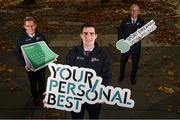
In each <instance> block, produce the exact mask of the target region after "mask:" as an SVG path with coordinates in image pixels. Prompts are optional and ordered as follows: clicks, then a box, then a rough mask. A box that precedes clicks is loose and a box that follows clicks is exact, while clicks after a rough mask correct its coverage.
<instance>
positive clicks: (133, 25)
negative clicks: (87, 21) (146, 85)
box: [118, 4, 145, 84]
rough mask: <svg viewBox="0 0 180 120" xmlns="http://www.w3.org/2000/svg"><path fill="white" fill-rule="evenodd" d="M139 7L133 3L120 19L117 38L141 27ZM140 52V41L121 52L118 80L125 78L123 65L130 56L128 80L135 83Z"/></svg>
mask: <svg viewBox="0 0 180 120" xmlns="http://www.w3.org/2000/svg"><path fill="white" fill-rule="evenodd" d="M139 14H140V7H139V6H138V5H137V4H133V5H131V7H130V15H129V16H128V17H126V18H125V19H123V20H122V22H121V24H120V27H119V29H118V40H120V39H124V40H125V39H126V38H127V37H128V36H129V35H130V34H132V33H134V32H135V31H136V30H137V29H139V28H141V27H142V26H143V25H144V24H145V22H144V20H143V19H142V18H140V16H139ZM140 54H141V41H139V42H137V43H135V44H134V45H132V46H131V48H130V50H129V51H128V52H127V53H121V59H120V77H119V81H122V80H123V79H124V78H125V67H126V63H127V61H128V58H129V56H130V55H131V57H132V70H131V76H130V80H131V83H132V84H136V73H137V70H138V63H139V59H140Z"/></svg>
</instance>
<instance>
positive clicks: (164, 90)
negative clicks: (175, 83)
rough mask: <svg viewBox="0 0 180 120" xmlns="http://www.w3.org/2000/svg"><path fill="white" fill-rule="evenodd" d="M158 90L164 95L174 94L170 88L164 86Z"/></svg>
mask: <svg viewBox="0 0 180 120" xmlns="http://www.w3.org/2000/svg"><path fill="white" fill-rule="evenodd" d="M158 90H160V91H162V92H164V93H167V94H173V93H174V90H173V89H172V88H168V87H166V86H160V87H159V88H158Z"/></svg>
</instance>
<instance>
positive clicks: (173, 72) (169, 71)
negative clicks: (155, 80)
mask: <svg viewBox="0 0 180 120" xmlns="http://www.w3.org/2000/svg"><path fill="white" fill-rule="evenodd" d="M175 73H176V72H175V71H173V70H168V72H167V74H168V76H171V77H172V76H175Z"/></svg>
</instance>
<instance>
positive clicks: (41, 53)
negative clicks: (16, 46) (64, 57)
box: [21, 41, 58, 72]
mask: <svg viewBox="0 0 180 120" xmlns="http://www.w3.org/2000/svg"><path fill="white" fill-rule="evenodd" d="M21 50H22V53H23V56H24V59H25V62H26V65H27V66H28V67H29V68H30V69H31V70H32V71H34V72H35V71H37V70H39V69H41V68H43V67H45V66H46V65H48V64H49V63H50V62H53V61H54V60H55V59H56V58H57V57H58V55H57V54H56V53H54V52H53V51H52V50H51V49H50V48H49V47H48V46H47V44H46V43H45V42H44V41H40V42H35V43H31V44H26V45H23V46H21Z"/></svg>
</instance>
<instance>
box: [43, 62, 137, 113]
mask: <svg viewBox="0 0 180 120" xmlns="http://www.w3.org/2000/svg"><path fill="white" fill-rule="evenodd" d="M48 67H49V69H50V72H51V75H50V76H49V77H48V80H47V87H46V96H45V102H44V106H45V107H48V108H55V109H59V110H66V111H74V112H80V110H81V106H82V104H83V103H85V102H86V103H89V104H95V103H106V104H109V105H115V104H116V105H118V106H122V107H127V108H133V107H134V100H132V99H130V96H131V91H130V90H129V89H126V88H124V89H122V88H119V87H115V88H114V87H112V86H104V85H102V84H101V83H102V78H101V77H99V76H97V75H96V72H95V71H94V70H92V69H88V68H82V67H81V68H78V67H75V66H73V67H71V66H68V65H62V64H55V63H50V64H49V65H48Z"/></svg>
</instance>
